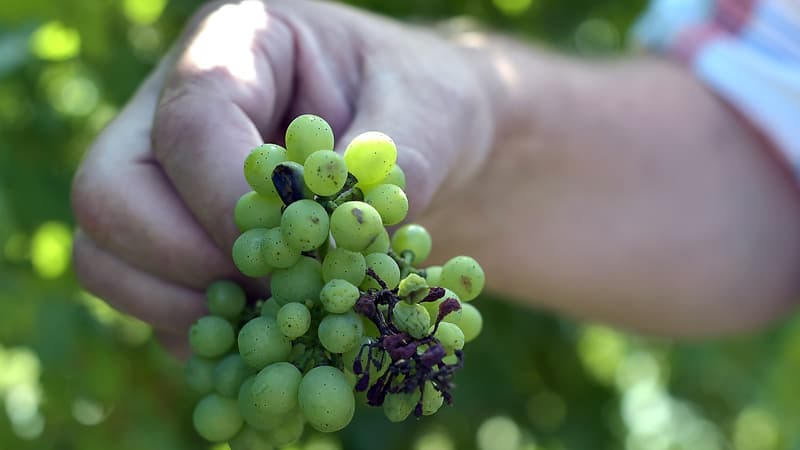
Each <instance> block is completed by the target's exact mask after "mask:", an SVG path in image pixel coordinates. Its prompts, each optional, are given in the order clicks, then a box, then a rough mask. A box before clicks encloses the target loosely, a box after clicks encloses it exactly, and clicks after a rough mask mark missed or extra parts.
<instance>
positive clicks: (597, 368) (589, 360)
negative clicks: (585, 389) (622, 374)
mask: <svg viewBox="0 0 800 450" xmlns="http://www.w3.org/2000/svg"><path fill="white" fill-rule="evenodd" d="M625 351H626V342H625V338H624V337H623V336H622V335H621V334H620V333H618V332H616V331H614V330H612V329H611V328H608V327H604V326H600V325H591V326H588V327H586V328H585V329H584V330H583V333H582V335H581V338H580V341H579V342H578V354H579V356H580V360H581V363H583V366H584V368H585V369H586V370H587V371H588V372H589V374H590V375H591V376H592V377H594V378H595V379H596V380H597V381H600V382H602V383H605V384H611V383H612V382H613V381H614V375H615V373H616V371H617V366H618V365H619V363H620V361H622V358H623V357H624V356H625Z"/></svg>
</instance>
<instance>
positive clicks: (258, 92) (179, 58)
mask: <svg viewBox="0 0 800 450" xmlns="http://www.w3.org/2000/svg"><path fill="white" fill-rule="evenodd" d="M482 64H483V62H482V61H481V58H480V56H479V55H478V54H476V53H468V52H467V50H465V49H463V48H460V47H458V46H456V45H454V44H452V43H450V42H448V41H446V40H444V39H442V38H439V37H437V36H435V35H433V34H431V33H429V32H426V31H423V30H419V29H415V28H412V27H409V26H404V25H400V24H398V23H395V22H392V21H389V20H386V19H383V18H379V17H376V16H372V15H368V14H365V13H362V12H359V11H356V10H353V9H350V8H346V7H343V6H341V5H336V4H328V3H317V2H310V1H298V0H291V1H288V0H287V1H271V2H269V3H264V2H261V1H255V0H248V1H243V2H233V3H230V2H225V3H215V4H212V5H209V6H208V7H206V8H204V9H203V10H201V11H200V12H199V13H198V14H197V15H196V16H195V18H194V19H193V20H192V21H191V23H190V25H189V26H188V27H187V30H186V32H185V33H184V35H183V37H182V38H181V39H180V40H179V42H178V43H177V44H176V45H175V46H174V48H173V49H172V51H171V52H170V53H169V54H168V55H167V56H166V57H165V58H164V60H163V61H162V62H161V63H160V65H159V66H158V68H157V69H156V70H155V71H154V73H153V74H152V75H151V76H150V77H149V78H148V79H147V80H146V81H145V82H144V84H143V85H142V86H141V87H140V89H139V90H138V92H137V93H136V94H135V96H134V97H133V98H132V100H131V101H130V102H129V104H128V105H127V106H126V107H125V109H124V110H123V111H122V112H121V113H120V114H119V116H118V117H117V118H116V119H115V120H114V121H113V122H112V123H111V124H110V125H109V126H108V127H107V128H106V129H105V130H104V131H103V133H102V134H101V135H100V136H99V137H98V138H97V140H96V141H95V143H94V144H93V146H92V147H91V149H90V151H89V152H88V154H87V156H86V158H85V160H84V161H83V163H82V164H81V167H80V168H79V170H78V173H77V175H76V177H75V181H74V185H73V207H74V210H75V214H76V218H77V221H78V224H79V225H80V227H81V230H80V231H79V232H78V235H77V236H76V239H75V247H74V261H75V267H76V273H77V275H78V278H79V279H80V281H81V282H82V283H83V285H84V286H85V287H86V289H88V290H89V291H91V292H93V293H95V294H97V295H98V296H100V297H102V298H104V299H105V300H107V301H108V302H109V303H111V304H112V305H113V306H114V307H116V308H118V309H119V310H121V311H124V312H126V313H129V314H132V315H134V316H137V317H139V318H141V319H143V320H145V321H146V322H149V323H151V324H152V325H153V326H154V327H155V329H156V330H157V331H158V333H159V334H160V336H161V338H162V340H164V341H165V342H168V343H170V344H169V345H172V346H173V347H174V348H173V350H175V349H176V347H175V346H180V345H181V344H182V343H184V342H185V333H186V329H187V328H188V326H189V325H190V324H191V323H192V322H193V321H194V320H195V319H196V318H197V317H198V316H200V315H202V314H203V313H204V312H205V306H204V294H203V290H204V288H205V287H206V286H207V285H208V284H209V283H210V282H211V281H212V280H215V279H220V278H236V279H241V275H239V274H238V271H237V270H236V269H235V267H234V266H233V265H232V263H231V261H230V249H231V247H232V244H233V242H234V240H235V238H236V237H237V235H238V231H237V229H236V227H235V225H234V222H233V218H232V217H233V216H232V211H233V207H234V205H235V203H236V200H237V199H238V198H239V197H240V196H241V195H242V194H243V193H244V192H246V191H247V190H248V186H247V184H246V183H245V180H244V178H243V176H242V172H241V167H242V163H243V161H244V158H245V157H246V155H247V153H248V152H249V150H250V149H252V148H253V147H255V146H257V145H259V144H261V143H262V142H278V143H280V142H282V140H283V138H282V135H281V132H282V130H284V129H285V128H286V125H287V124H288V122H289V121H290V120H291V118H293V117H295V116H297V115H299V114H302V113H314V114H317V115H320V116H322V117H324V118H325V119H326V120H328V121H329V122H330V124H331V126H332V128H333V130H334V132H335V134H336V136H337V137H338V139H337V144H336V146H337V149H338V150H343V147H344V145H346V143H347V142H349V140H350V139H352V138H353V137H354V136H355V135H357V134H359V133H361V132H364V131H368V130H380V131H383V132H385V133H387V134H389V135H390V136H392V137H393V139H394V140H395V142H396V143H397V145H398V163H399V165H400V166H401V167H402V168H403V169H404V170H405V172H406V176H407V185H408V186H407V193H408V196H409V198H410V205H411V209H412V211H411V215H415V214H418V213H419V212H420V211H422V210H424V209H425V208H426V207H427V205H428V203H429V202H430V200H431V198H432V197H433V195H434V193H436V192H443V191H448V190H450V191H453V190H457V189H458V188H459V186H460V185H461V184H463V183H464V182H465V181H466V180H469V179H471V178H472V176H473V174H474V173H475V172H476V171H477V168H478V167H479V166H480V164H481V163H482V162H483V160H484V159H485V157H486V155H487V153H488V151H489V149H490V146H491V139H492V135H493V133H494V121H493V117H492V105H491V104H490V99H489V95H488V91H489V86H491V84H492V80H487V79H486V78H484V77H485V76H486V75H485V74H486V73H488V72H486V71H483V70H482V68H481V65H482Z"/></svg>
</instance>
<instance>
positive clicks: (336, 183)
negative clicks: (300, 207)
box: [303, 150, 347, 196]
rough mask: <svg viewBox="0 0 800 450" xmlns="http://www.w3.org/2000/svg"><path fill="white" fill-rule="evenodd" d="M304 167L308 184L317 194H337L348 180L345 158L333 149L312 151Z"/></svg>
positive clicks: (304, 177)
mask: <svg viewBox="0 0 800 450" xmlns="http://www.w3.org/2000/svg"><path fill="white" fill-rule="evenodd" d="M303 167H304V169H305V171H304V175H303V179H304V180H305V182H306V186H308V188H309V189H311V191H313V192H314V193H315V194H317V195H322V196H330V195H333V194H336V193H338V192H339V191H341V190H342V188H343V187H344V183H345V182H346V181H347V165H346V164H345V163H344V159H343V158H342V157H341V156H340V155H339V154H338V153H336V152H334V151H332V150H320V151H316V152H314V153H312V154H311V155H309V157H308V158H307V159H306V162H305V164H303Z"/></svg>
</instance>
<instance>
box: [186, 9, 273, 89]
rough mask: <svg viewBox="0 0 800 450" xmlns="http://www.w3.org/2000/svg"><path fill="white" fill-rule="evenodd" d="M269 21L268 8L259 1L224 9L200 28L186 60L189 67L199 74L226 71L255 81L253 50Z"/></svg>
mask: <svg viewBox="0 0 800 450" xmlns="http://www.w3.org/2000/svg"><path fill="white" fill-rule="evenodd" d="M268 22H269V19H268V17H267V11H266V7H265V6H264V4H263V3H261V2H259V1H246V2H243V3H240V4H238V5H225V6H223V7H222V8H220V9H219V10H218V11H216V12H214V13H213V14H211V15H210V16H209V17H208V19H207V20H206V21H205V23H204V24H203V25H202V26H201V28H200V29H199V33H198V35H197V37H196V38H195V39H194V42H192V43H191V46H190V47H189V49H188V53H187V55H186V57H185V58H186V62H187V64H189V65H190V66H191V67H192V68H193V69H197V70H199V71H209V70H212V69H215V68H224V69H225V70H227V71H228V72H229V73H230V74H231V75H232V76H234V77H236V78H237V79H239V80H241V81H243V82H251V83H254V82H256V80H257V77H256V68H255V58H254V52H253V50H252V48H253V46H254V45H255V44H254V42H255V40H256V34H257V33H260V32H262V31H263V30H265V29H266V28H267V26H268ZM220 36H225V38H224V39H220Z"/></svg>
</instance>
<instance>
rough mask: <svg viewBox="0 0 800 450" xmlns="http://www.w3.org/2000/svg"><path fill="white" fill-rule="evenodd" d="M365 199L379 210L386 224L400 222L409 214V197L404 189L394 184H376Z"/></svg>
mask: <svg viewBox="0 0 800 450" xmlns="http://www.w3.org/2000/svg"><path fill="white" fill-rule="evenodd" d="M364 201H365V202H366V203H367V204H369V205H372V207H374V208H375V210H376V211H378V214H380V216H381V219H382V220H383V224H384V225H395V224H398V223H400V222H402V221H403V219H405V218H406V214H408V197H406V193H405V192H403V189H401V188H400V187H399V186H395V185H394V184H379V185H378V186H375V188H373V189H372V190H370V191H369V193H368V194H367V195H366V197H364Z"/></svg>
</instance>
